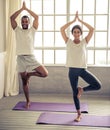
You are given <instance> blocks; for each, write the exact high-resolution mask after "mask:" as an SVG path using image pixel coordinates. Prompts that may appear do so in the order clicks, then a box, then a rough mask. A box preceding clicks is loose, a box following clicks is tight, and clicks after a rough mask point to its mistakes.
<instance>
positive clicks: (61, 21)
mask: <svg viewBox="0 0 110 130" xmlns="http://www.w3.org/2000/svg"><path fill="white" fill-rule="evenodd" d="M65 23H66V16H55V29H56V30H58V31H60V28H61V26H63V25H64V24H65Z"/></svg>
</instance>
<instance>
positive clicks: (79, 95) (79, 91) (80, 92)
mask: <svg viewBox="0 0 110 130" xmlns="http://www.w3.org/2000/svg"><path fill="white" fill-rule="evenodd" d="M82 93H83V89H82V88H81V87H78V95H77V97H78V98H80V97H81V94H82Z"/></svg>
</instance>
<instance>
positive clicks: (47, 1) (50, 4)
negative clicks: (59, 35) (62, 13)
mask: <svg viewBox="0 0 110 130" xmlns="http://www.w3.org/2000/svg"><path fill="white" fill-rule="evenodd" d="M43 13H44V14H53V13H54V0H44V1H43Z"/></svg>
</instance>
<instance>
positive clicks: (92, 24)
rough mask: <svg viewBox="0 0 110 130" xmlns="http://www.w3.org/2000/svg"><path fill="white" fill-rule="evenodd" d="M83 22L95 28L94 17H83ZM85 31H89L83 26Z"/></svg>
mask: <svg viewBox="0 0 110 130" xmlns="http://www.w3.org/2000/svg"><path fill="white" fill-rule="evenodd" d="M83 21H85V22H86V23H88V24H90V25H91V26H92V27H94V16H83ZM83 29H84V30H88V28H87V27H85V26H83Z"/></svg>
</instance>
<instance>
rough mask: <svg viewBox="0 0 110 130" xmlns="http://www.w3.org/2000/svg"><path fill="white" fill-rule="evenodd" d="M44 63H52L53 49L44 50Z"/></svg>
mask: <svg viewBox="0 0 110 130" xmlns="http://www.w3.org/2000/svg"><path fill="white" fill-rule="evenodd" d="M44 64H54V50H44Z"/></svg>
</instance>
